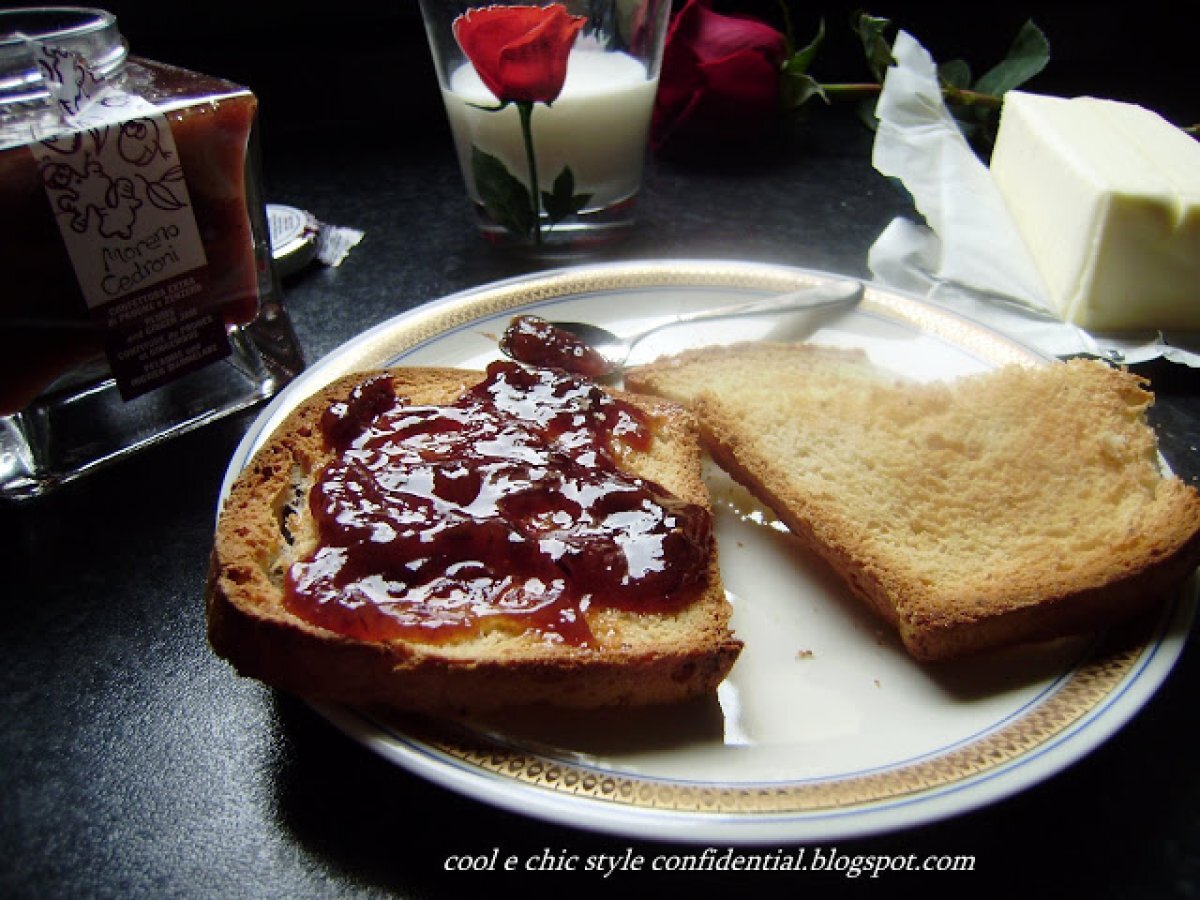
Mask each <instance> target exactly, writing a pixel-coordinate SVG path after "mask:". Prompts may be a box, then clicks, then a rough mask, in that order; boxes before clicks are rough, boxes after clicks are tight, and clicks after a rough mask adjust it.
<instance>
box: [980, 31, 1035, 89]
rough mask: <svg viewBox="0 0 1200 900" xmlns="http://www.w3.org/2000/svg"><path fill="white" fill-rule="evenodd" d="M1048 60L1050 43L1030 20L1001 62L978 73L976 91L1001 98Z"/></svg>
mask: <svg viewBox="0 0 1200 900" xmlns="http://www.w3.org/2000/svg"><path fill="white" fill-rule="evenodd" d="M1048 62H1050V42H1049V41H1048V40H1047V39H1046V35H1045V34H1043V33H1042V30H1041V29H1040V28H1038V27H1037V26H1036V25H1035V24H1033V20H1032V19H1031V20H1029V21H1027V22H1026V23H1025V24H1024V25H1022V26H1021V30H1020V31H1018V32H1017V36H1016V38H1015V39H1014V40H1013V43H1012V46H1011V47H1010V48H1009V50H1008V55H1007V56H1005V58H1004V59H1003V61H1001V62H1000V63H998V64H997V65H996V66H995V67H994V68H992V69H989V70H988V71H987V72H985V73H984V74H983V75H981V76H980V78H979V81H977V82H976V83H975V90H977V91H979V92H980V93H981V94H991V95H992V96H993V97H1001V96H1003V95H1004V94H1005V93H1007V92H1008V91H1010V90H1012V89H1013V88H1017V87H1020V86H1021V85H1022V84H1024V83H1025V82H1026V81H1028V80H1029V79H1030V78H1032V77H1033V76H1034V75H1036V74H1038V73H1039V72H1040V71H1042V69H1044V68H1046V64H1047V63H1048Z"/></svg>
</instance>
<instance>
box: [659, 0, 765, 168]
mask: <svg viewBox="0 0 1200 900" xmlns="http://www.w3.org/2000/svg"><path fill="white" fill-rule="evenodd" d="M710 3H711V0H688V2H687V3H686V4H685V5H684V7H683V8H682V9H681V10H680V11H679V12H678V13H677V14H676V16H675V19H674V21H672V23H671V28H670V30H669V31H668V32H667V43H666V48H665V49H664V51H663V64H662V73H661V75H660V76H659V81H658V97H657V99H656V100H655V105H654V119H653V121H652V123H651V142H652V144H653V146H654V148H655V150H657V151H659V152H666V153H672V152H681V151H684V150H686V149H689V148H690V149H695V148H696V146H697V145H704V146H712V145H713V144H723V145H731V144H734V143H739V142H744V141H751V140H754V139H757V138H761V137H762V136H763V135H764V134H765V133H766V132H768V131H769V130H770V129H771V128H773V127H774V126H775V124H776V123H777V122H778V121H779V75H780V66H781V65H782V63H783V60H784V58H785V57H786V55H787V39H786V38H785V37H784V36H783V34H781V33H780V32H779V31H777V30H776V29H774V28H772V27H771V26H770V25H767V24H766V23H765V22H760V21H758V20H756V19H749V18H744V17H734V16H723V15H721V14H720V13H716V12H713V11H712V9H710V8H709V4H710Z"/></svg>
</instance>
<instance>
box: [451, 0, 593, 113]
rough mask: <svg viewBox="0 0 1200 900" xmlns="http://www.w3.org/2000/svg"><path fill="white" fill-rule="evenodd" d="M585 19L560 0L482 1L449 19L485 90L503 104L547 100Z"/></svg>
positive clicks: (563, 75)
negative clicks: (526, 2)
mask: <svg viewBox="0 0 1200 900" xmlns="http://www.w3.org/2000/svg"><path fill="white" fill-rule="evenodd" d="M586 22H587V19H586V18H585V17H583V16H572V15H570V14H568V13H567V8H566V7H565V6H563V5H562V4H561V3H554V4H551V5H550V6H485V7H482V8H480V9H470V10H467V11H466V12H465V13H463V14H462V15H461V16H459V17H458V18H457V19H455V20H454V26H453V27H454V37H455V38H456V39H457V40H458V44H459V46H460V47H462V49H463V53H465V54H466V55H467V59H469V60H470V61H471V65H473V66H474V67H475V71H476V72H478V73H479V77H480V78H481V79H482V80H483V83H484V84H485V85H487V89H488V90H489V91H491V92H492V93H493V94H494V95H495V96H496V99H498V100H500V101H501V102H503V103H507V102H518V101H525V102H529V103H538V102H540V103H552V102H553V101H554V100H556V99H558V95H559V93H560V92H561V91H562V86H563V81H565V80H566V77H567V56H568V55H569V54H570V52H571V45H572V44H573V43H574V42H575V36H576V35H577V34H579V31H580V29H581V28H583V26H584V23H586Z"/></svg>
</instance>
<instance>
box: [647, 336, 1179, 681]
mask: <svg viewBox="0 0 1200 900" xmlns="http://www.w3.org/2000/svg"><path fill="white" fill-rule="evenodd" d="M626 383H627V384H628V385H630V386H631V387H632V388H633V389H635V390H642V391H645V392H648V393H653V394H658V395H661V396H666V397H671V398H672V399H675V400H677V401H679V402H684V403H687V404H689V405H690V406H691V407H692V408H693V410H694V411H695V412H696V414H697V416H698V418H699V419H700V423H701V429H702V435H703V439H704V442H705V444H706V445H707V446H708V448H709V450H710V452H711V453H712V455H713V457H714V459H715V461H716V462H717V463H718V464H719V465H721V466H722V467H723V468H725V469H726V470H727V471H728V472H729V473H730V474H731V475H732V476H733V477H734V478H735V479H736V480H738V481H739V482H741V483H742V484H743V485H745V486H746V487H747V488H748V489H749V490H750V491H751V492H752V493H753V494H755V495H756V496H757V497H758V498H759V499H760V500H761V501H762V502H763V503H765V504H767V505H768V506H769V507H770V508H771V509H772V510H774V511H775V513H776V514H777V515H778V516H779V517H780V519H781V520H782V521H783V522H784V523H785V524H786V525H787V526H788V527H789V528H790V529H791V531H792V532H793V533H794V534H795V535H797V537H798V538H799V539H800V541H801V542H802V543H803V544H804V545H806V546H807V547H809V548H810V549H811V550H812V551H813V552H815V553H816V554H818V555H819V556H821V557H822V558H823V559H825V560H826V561H827V562H828V563H829V564H830V565H831V566H832V567H833V569H834V570H835V571H836V572H838V573H839V574H840V575H841V576H842V577H843V579H844V580H845V581H846V583H847V584H848V585H849V586H850V588H851V589H852V590H853V592H854V593H855V594H857V595H858V596H860V597H861V598H862V599H863V600H865V601H866V602H867V603H868V604H869V605H870V606H871V608H872V609H873V610H875V612H876V613H878V614H879V615H880V617H882V618H883V619H884V620H886V621H887V622H889V623H891V624H892V625H893V626H895V627H896V628H897V630H898V631H899V634H900V637H901V639H902V640H903V642H904V645H905V647H906V648H907V649H908V651H909V652H910V653H911V654H912V655H913V656H914V657H916V658H918V659H921V660H937V659H947V658H951V657H957V656H963V655H967V654H972V653H977V652H980V651H983V650H987V649H991V648H995V647H1001V646H1006V645H1010V644H1016V643H1021V642H1027V641H1035V640H1041V639H1046V638H1051V637H1056V636H1060V635H1065V634H1077V633H1087V632H1092V631H1096V630H1099V629H1100V628H1103V627H1105V626H1107V625H1109V624H1111V623H1114V622H1117V621H1120V620H1124V619H1128V618H1131V617H1133V616H1135V615H1137V614H1138V613H1140V612H1141V611H1144V610H1146V609H1148V608H1150V607H1152V606H1154V605H1156V604H1158V603H1159V602H1161V600H1162V598H1163V595H1164V592H1166V591H1169V590H1171V589H1172V588H1174V587H1177V586H1178V585H1179V584H1180V583H1181V582H1182V581H1183V580H1184V579H1185V578H1187V576H1188V575H1189V574H1190V573H1191V572H1193V571H1194V570H1195V568H1196V566H1197V565H1198V564H1200V495H1197V492H1196V491H1195V489H1193V488H1192V487H1190V486H1188V485H1185V484H1183V483H1182V482H1181V481H1179V479H1177V478H1174V477H1173V476H1165V477H1164V476H1163V475H1162V473H1161V472H1160V471H1159V468H1158V465H1157V457H1156V441H1155V438H1154V434H1153V432H1152V430H1151V429H1150V428H1149V426H1148V425H1147V424H1146V423H1145V419H1144V412H1145V409H1146V407H1147V406H1148V404H1149V403H1150V402H1151V400H1152V397H1151V395H1150V394H1149V393H1148V392H1147V391H1146V390H1145V385H1144V383H1143V382H1142V380H1141V379H1139V378H1137V377H1136V376H1134V375H1131V374H1129V373H1128V372H1125V371H1121V370H1117V369H1113V368H1111V367H1109V366H1107V365H1104V364H1102V363H1097V362H1086V361H1075V362H1071V363H1065V364H1053V365H1050V366H1046V367H1037V368H1024V367H1015V366H1014V367H1009V368H1006V369H1002V370H998V371H996V372H992V373H986V374H983V375H979V376H971V377H967V378H964V379H960V380H959V381H958V382H956V383H954V384H952V385H941V384H937V385H917V384H907V385H900V384H896V383H894V382H890V381H889V380H886V379H883V378H882V376H881V375H880V374H879V373H878V372H875V371H873V369H872V367H871V366H870V365H869V363H868V362H867V361H866V358H865V357H863V356H857V357H856V356H855V355H853V354H847V352H846V351H841V350H829V349H824V348H816V347H796V346H776V345H754V346H744V347H736V348H729V349H715V350H708V351H694V352H691V353H686V354H681V355H680V356H677V357H674V358H671V359H669V360H662V361H659V362H657V363H655V364H652V365H650V366H646V367H643V368H641V369H639V370H637V371H634V372H632V373H630V374H629V375H628V376H627V379H626ZM756 385H757V387H756ZM781 423H782V424H781ZM788 447H792V448H794V452H793V453H791V454H790V455H789V454H788V453H787V452H784V449H785V448H788Z"/></svg>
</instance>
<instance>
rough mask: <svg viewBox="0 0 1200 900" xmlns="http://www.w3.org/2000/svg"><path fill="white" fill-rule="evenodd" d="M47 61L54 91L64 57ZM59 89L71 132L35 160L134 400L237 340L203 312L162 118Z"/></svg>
mask: <svg viewBox="0 0 1200 900" xmlns="http://www.w3.org/2000/svg"><path fill="white" fill-rule="evenodd" d="M43 52H44V57H43V65H42V71H43V72H44V73H47V82H48V83H50V84H52V86H53V84H54V73H56V72H57V71H61V70H67V67H66V66H63V65H62V64H61V59H60V58H61V57H62V56H64V54H63V51H61V50H56V49H52V48H44V49H43ZM65 55H66V56H67V57H73V56H74V55H73V54H65ZM49 60H59V65H58V66H57V68H55V67H54V66H49V65H47V64H46V62H45V61H49ZM73 71H78V70H73ZM57 88H58V90H59V91H60V92H61V93H62V96H60V97H59V108H60V109H61V110H62V111H63V123H64V125H66V126H67V128H68V129H69V130H66V131H62V132H60V133H58V134H54V135H52V136H44V137H43V138H42V139H40V140H37V141H35V142H34V143H32V144H30V149H31V150H32V152H33V154H34V157H35V159H36V160H37V163H38V167H39V171H40V174H41V177H42V184H43V185H44V187H45V190H46V195H47V197H48V199H49V201H50V205H51V208H52V209H53V210H54V213H55V218H56V220H57V222H58V226H59V231H60V233H61V234H62V238H63V242H64V244H65V246H66V249H67V252H68V254H69V256H70V258H71V263H72V265H73V266H74V269H75V275H76V278H77V279H78V281H79V285H80V288H81V290H82V292H83V297H84V300H85V302H86V303H87V306H88V309H89V310H90V311H91V314H92V317H93V319H94V320H95V321H96V323H97V324H98V326H99V327H100V328H102V329H103V330H104V334H105V343H106V348H107V351H108V357H109V363H110V365H111V368H112V370H113V375H114V376H115V377H116V379H117V385H118V387H119V388H120V390H121V394H122V396H124V397H126V398H127V399H128V398H131V397H135V396H138V395H139V394H143V393H146V392H147V391H150V390H153V389H154V388H156V387H158V386H160V385H161V384H164V383H165V382H167V381H170V380H172V379H173V378H176V377H178V376H180V375H182V374H184V373H186V372H189V371H192V370H194V369H197V368H200V367H201V366H204V365H207V364H208V363H210V362H213V361H214V360H216V359H220V358H222V357H224V356H227V355H229V353H230V345H229V339H228V337H227V335H226V333H225V326H224V321H223V318H222V316H221V313H220V310H218V309H212V308H207V309H206V308H205V304H204V302H203V300H204V298H205V297H206V296H207V295H208V290H207V281H208V275H209V273H208V262H207V259H206V256H205V252H204V243H203V241H202V240H201V238H200V232H199V229H198V228H197V225H196V218H195V215H194V213H193V211H192V204H191V200H190V198H189V195H188V187H187V183H186V181H185V179H184V176H183V169H182V168H181V166H180V163H179V154H178V151H177V149H176V146H175V139H174V137H173V136H172V134H171V127H170V123H169V122H168V121H167V119H166V117H165V116H163V115H162V114H161V113H159V112H158V111H157V109H156V108H155V107H154V106H153V105H152V104H151V103H149V102H148V101H146V100H144V99H143V98H141V97H138V96H136V95H132V94H128V93H125V92H123V91H120V90H115V89H112V88H106V89H101V90H97V89H96V87H95V85H94V83H91V82H88V81H87V80H86V79H83V80H79V81H78V82H77V83H76V84H75V85H73V86H71V87H67V86H65V85H62V84H61V83H60V84H58V85H57Z"/></svg>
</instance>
